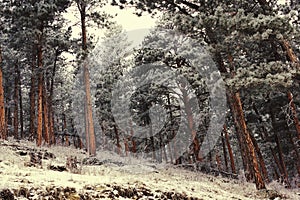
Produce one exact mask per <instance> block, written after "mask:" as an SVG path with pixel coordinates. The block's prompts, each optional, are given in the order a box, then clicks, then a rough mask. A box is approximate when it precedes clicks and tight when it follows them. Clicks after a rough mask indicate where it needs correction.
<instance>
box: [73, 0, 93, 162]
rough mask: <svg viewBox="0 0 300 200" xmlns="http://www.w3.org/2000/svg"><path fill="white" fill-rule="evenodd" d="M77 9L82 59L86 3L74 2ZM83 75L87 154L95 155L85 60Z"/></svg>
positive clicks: (84, 46) (89, 91)
mask: <svg viewBox="0 0 300 200" xmlns="http://www.w3.org/2000/svg"><path fill="white" fill-rule="evenodd" d="M76 3H77V7H78V9H79V12H80V19H81V37H82V50H83V52H84V54H85V55H84V57H83V58H84V59H86V55H87V30H86V2H84V1H76ZM83 73H84V86H85V104H86V109H85V111H86V112H85V115H86V117H85V118H86V129H85V131H86V133H87V136H88V138H87V141H88V144H87V146H88V153H89V155H92V156H95V155H96V140H95V132H94V122H93V110H92V100H91V89H90V74H89V66H88V62H87V61H86V60H85V61H84V62H83Z"/></svg>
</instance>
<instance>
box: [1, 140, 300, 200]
mask: <svg viewBox="0 0 300 200" xmlns="http://www.w3.org/2000/svg"><path fill="white" fill-rule="evenodd" d="M75 157H76V160H77V161H78V163H77V164H76V162H73V161H74V160H75V159H74V158H75ZM39 158H41V159H40V160H39ZM71 158H72V159H71ZM72 163H73V165H72ZM0 180H1V181H0V200H1V199H3V200H13V199H37V200H42V199H53V200H59V199H69V200H81V199H82V200H86V199H180V200H181V199H205V200H206V199H216V200H219V199H226V200H229V199H241V200H247V199H249V200H250V199H251V200H252V199H277V200H278V199H293V200H296V199H300V190H299V189H293V190H289V189H285V188H284V187H283V186H281V185H280V184H278V183H271V184H269V185H268V189H267V190H264V191H257V190H256V189H255V185H254V184H252V183H246V182H244V181H243V180H236V179H228V178H222V177H215V176H210V175H206V174H202V173H200V172H192V171H189V170H184V169H178V168H175V167H174V166H172V165H168V164H157V163H153V162H151V161H147V160H143V159H137V158H134V157H121V156H118V155H117V154H115V153H112V152H106V151H99V152H97V157H95V158H88V156H87V155H86V153H85V152H83V151H81V150H77V149H74V148H72V147H61V146H55V147H51V148H46V147H42V148H37V147H36V146H35V144H34V143H31V142H27V141H21V142H17V141H14V140H9V141H2V140H0Z"/></svg>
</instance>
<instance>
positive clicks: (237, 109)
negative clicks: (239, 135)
mask: <svg viewBox="0 0 300 200" xmlns="http://www.w3.org/2000/svg"><path fill="white" fill-rule="evenodd" d="M231 98H232V100H233V105H234V118H235V119H236V121H237V122H238V124H239V127H240V128H241V130H242V131H243V134H244V139H245V144H246V146H247V148H248V151H249V155H248V156H249V159H250V162H251V164H252V167H253V173H254V174H253V175H254V178H255V185H256V188H257V189H258V190H261V189H266V186H265V182H264V180H263V177H262V175H261V173H260V170H259V164H258V160H257V157H256V153H255V148H254V144H253V142H252V140H251V136H250V132H249V130H248V128H247V125H246V121H245V117H244V111H243V107H242V102H241V98H240V95H239V93H233V94H232V96H231Z"/></svg>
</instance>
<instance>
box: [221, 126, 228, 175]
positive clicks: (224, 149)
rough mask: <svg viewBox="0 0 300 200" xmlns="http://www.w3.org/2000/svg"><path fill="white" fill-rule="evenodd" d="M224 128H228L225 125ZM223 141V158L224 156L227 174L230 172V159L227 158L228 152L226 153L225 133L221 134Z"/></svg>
mask: <svg viewBox="0 0 300 200" xmlns="http://www.w3.org/2000/svg"><path fill="white" fill-rule="evenodd" d="M224 128H226V126H225V125H224ZM221 140H222V147H223V156H224V162H225V170H226V172H228V158H227V151H226V143H225V136H224V131H222V132H221Z"/></svg>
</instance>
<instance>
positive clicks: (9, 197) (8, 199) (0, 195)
mask: <svg viewBox="0 0 300 200" xmlns="http://www.w3.org/2000/svg"><path fill="white" fill-rule="evenodd" d="M0 199H1V200H15V197H14V194H13V193H12V192H11V191H10V190H9V189H3V190H2V191H0Z"/></svg>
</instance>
